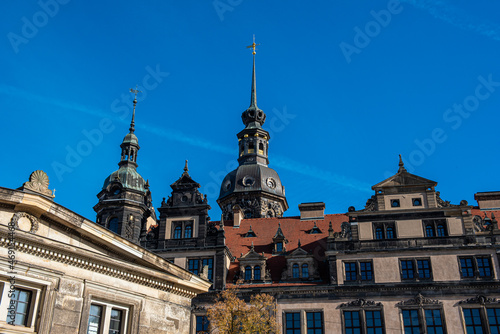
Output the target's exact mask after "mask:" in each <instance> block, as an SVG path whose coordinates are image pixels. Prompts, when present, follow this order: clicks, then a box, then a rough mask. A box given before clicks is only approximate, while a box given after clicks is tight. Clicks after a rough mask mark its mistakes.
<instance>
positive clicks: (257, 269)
mask: <svg viewBox="0 0 500 334" xmlns="http://www.w3.org/2000/svg"><path fill="white" fill-rule="evenodd" d="M253 279H254V280H260V266H255V267H254V268H253Z"/></svg>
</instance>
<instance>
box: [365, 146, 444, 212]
mask: <svg viewBox="0 0 500 334" xmlns="http://www.w3.org/2000/svg"><path fill="white" fill-rule="evenodd" d="M436 185H437V182H435V181H432V180H429V179H426V178H423V177H421V176H418V175H414V174H411V173H408V171H407V170H406V168H405V167H404V163H403V160H402V159H401V155H400V156H399V169H398V172H397V173H396V174H395V175H393V176H391V177H389V178H388V179H385V180H384V181H382V182H380V183H377V184H376V185H374V186H373V187H372V190H375V195H374V196H372V198H371V199H369V200H368V202H367V206H366V208H365V210H367V211H383V210H407V209H411V210H415V209H427V208H437V207H439V206H440V205H446V203H444V202H443V203H440V201H439V200H440V198H439V193H436V191H435V190H434V188H435V187H436Z"/></svg>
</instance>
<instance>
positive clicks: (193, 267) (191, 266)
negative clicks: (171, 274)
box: [188, 257, 214, 282]
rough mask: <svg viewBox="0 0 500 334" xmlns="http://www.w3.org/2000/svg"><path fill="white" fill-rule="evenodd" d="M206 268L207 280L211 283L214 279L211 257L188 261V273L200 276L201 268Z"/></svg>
mask: <svg viewBox="0 0 500 334" xmlns="http://www.w3.org/2000/svg"><path fill="white" fill-rule="evenodd" d="M205 266H206V267H207V279H208V280H209V281H210V282H213V278H214V259H213V258H211V257H208V258H204V259H188V271H190V272H192V273H193V274H195V275H198V276H200V275H201V274H202V273H203V268H205Z"/></svg>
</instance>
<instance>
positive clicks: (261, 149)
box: [259, 143, 264, 155]
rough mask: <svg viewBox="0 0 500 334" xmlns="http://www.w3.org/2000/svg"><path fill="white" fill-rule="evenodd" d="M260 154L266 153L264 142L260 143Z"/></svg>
mask: <svg viewBox="0 0 500 334" xmlns="http://www.w3.org/2000/svg"><path fill="white" fill-rule="evenodd" d="M259 154H262V155H264V144H262V143H259Z"/></svg>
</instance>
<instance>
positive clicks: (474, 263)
mask: <svg viewBox="0 0 500 334" xmlns="http://www.w3.org/2000/svg"><path fill="white" fill-rule="evenodd" d="M478 258H480V259H488V263H489V271H490V276H481V275H480V270H479V265H478V262H477V259H478ZM457 259H458V270H459V271H460V278H461V279H463V280H489V279H495V271H494V270H493V261H492V257H491V254H479V255H463V256H457ZM462 259H471V260H472V270H473V275H472V276H464V275H463V269H462V268H463V267H462V261H461V260H462Z"/></svg>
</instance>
